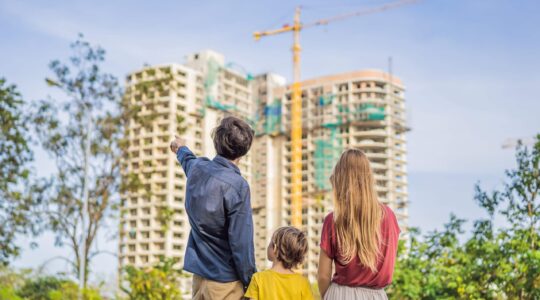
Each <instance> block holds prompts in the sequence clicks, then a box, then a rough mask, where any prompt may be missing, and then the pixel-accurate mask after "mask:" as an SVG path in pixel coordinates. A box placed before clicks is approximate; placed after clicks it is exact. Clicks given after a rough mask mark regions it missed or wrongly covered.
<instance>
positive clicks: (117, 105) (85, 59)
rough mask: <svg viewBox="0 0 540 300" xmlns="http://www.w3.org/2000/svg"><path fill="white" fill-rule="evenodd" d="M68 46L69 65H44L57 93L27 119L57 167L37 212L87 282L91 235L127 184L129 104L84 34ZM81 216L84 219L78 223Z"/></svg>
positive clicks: (92, 251)
mask: <svg viewBox="0 0 540 300" xmlns="http://www.w3.org/2000/svg"><path fill="white" fill-rule="evenodd" d="M71 48H72V51H73V52H72V55H71V56H70V57H69V59H68V61H67V62H61V61H60V60H54V61H52V62H51V63H50V69H51V71H52V72H53V74H54V76H53V78H47V79H46V81H47V83H48V84H49V85H50V86H51V87H53V88H56V89H57V90H59V91H60V92H61V94H62V97H61V98H58V99H51V98H49V99H46V100H41V101H39V102H38V103H36V104H35V112H34V116H33V122H34V125H35V130H36V132H37V134H38V137H39V140H40V141H41V144H42V145H43V148H44V149H45V151H46V152H47V153H48V154H49V155H50V156H51V157H52V159H53V160H54V162H55V166H56V169H55V170H54V175H53V176H52V177H51V182H50V188H49V190H48V193H47V197H46V198H45V199H44V201H43V205H42V210H43V216H44V218H45V220H46V224H47V228H48V229H50V230H52V232H54V233H55V235H56V245H57V246H63V245H67V246H68V249H69V250H70V252H71V254H72V256H71V257H69V260H70V262H71V265H72V267H73V268H72V270H73V272H74V274H78V273H79V269H80V268H81V266H80V258H81V257H83V258H84V260H85V262H86V263H85V268H84V269H85V270H84V272H85V275H86V276H85V280H84V283H85V284H86V281H87V279H88V272H89V266H90V262H91V259H92V258H93V257H94V256H96V255H98V254H99V253H102V252H101V251H100V249H98V247H97V245H96V244H95V241H96V237H97V236H98V233H99V232H100V231H102V230H103V229H104V228H105V227H106V225H107V220H108V219H109V218H110V217H113V216H114V212H115V210H116V208H117V206H118V203H119V192H120V191H121V190H122V189H126V190H127V189H130V188H132V186H130V185H129V183H124V184H123V185H121V183H120V171H121V164H120V160H121V157H122V147H125V139H124V128H125V124H126V122H127V120H128V119H129V117H130V114H131V113H132V112H133V108H131V107H130V106H129V105H127V103H126V102H125V101H123V100H122V98H121V91H120V88H119V84H118V80H117V78H116V77H115V76H113V75H111V74H109V73H105V72H103V71H102V70H101V67H102V64H103V62H104V60H105V51H104V50H103V49H102V48H100V47H95V46H92V45H90V44H89V43H88V42H87V41H85V40H84V39H83V37H82V35H81V36H79V39H78V40H77V41H75V42H74V43H73V44H72V45H71ZM87 142H89V143H90V155H89V156H87V155H86V151H85V150H86V148H85V147H86V145H87ZM85 164H88V173H87V174H88V177H86V176H85V174H86V173H85ZM86 178H88V181H87V180H86ZM85 185H86V186H87V187H88V190H89V196H88V210H87V211H83V198H84V196H83V189H84V187H85ZM85 215H86V216H88V217H87V221H86V222H83V220H84V219H83V218H84V216H85ZM83 233H84V235H83ZM83 237H84V238H83ZM81 246H83V247H81ZM80 249H84V250H82V251H80Z"/></svg>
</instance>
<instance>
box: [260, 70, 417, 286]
mask: <svg viewBox="0 0 540 300" xmlns="http://www.w3.org/2000/svg"><path fill="white" fill-rule="evenodd" d="M301 86H302V107H303V116H302V124H303V135H302V163H303V169H302V170H303V174H302V183H303V186H302V192H303V207H302V227H303V229H304V230H305V231H306V232H307V234H308V238H309V252H308V256H307V261H306V264H305V265H304V268H305V269H304V271H305V273H306V275H308V276H309V279H310V280H311V281H312V282H315V280H316V272H317V265H318V257H319V249H320V248H319V242H320V235H321V228H322V223H323V220H324V217H325V216H326V214H327V213H328V212H330V211H331V210H332V206H333V204H332V194H331V192H330V189H331V186H330V182H329V177H330V175H331V173H332V168H333V166H334V165H335V163H336V161H337V159H338V158H339V156H340V155H341V153H342V151H343V150H344V149H347V148H359V149H362V150H363V151H364V152H365V153H366V154H367V156H368V158H369V160H370V162H371V166H372V168H373V171H374V173H375V179H376V185H377V193H378V196H379V200H380V201H382V202H383V203H386V204H388V205H389V206H390V207H391V208H392V209H393V210H394V211H395V213H396V216H397V218H398V221H399V223H400V226H401V227H402V228H403V229H406V226H407V219H408V212H407V203H408V192H407V160H406V156H407V147H406V138H405V134H404V133H405V132H406V131H407V127H406V118H405V116H406V113H405V99H404V96H403V93H404V87H403V85H402V83H401V81H400V79H399V78H396V77H391V75H389V74H387V73H384V72H380V71H359V72H352V73H344V74H338V75H332V76H324V77H319V78H314V79H311V80H306V81H304V82H302V84H301ZM275 95H276V96H277V98H278V99H280V100H281V102H282V107H281V109H282V120H283V130H284V133H285V134H286V133H287V132H288V131H289V128H290V123H289V122H290V100H291V93H290V90H289V89H288V88H287V87H283V88H278V89H277V90H276V91H275ZM285 139H286V140H285V141H284V142H283V143H282V144H281V145H282V146H281V149H279V150H277V149H276V150H274V151H277V152H278V153H280V155H281V159H280V162H281V164H280V165H281V174H282V178H281V183H280V186H281V197H282V204H281V208H282V209H281V211H280V213H279V214H280V215H281V216H282V220H281V223H282V224H289V223H290V216H291V209H290V208H291V197H290V193H291V186H290V171H291V169H290V161H291V157H290V155H291V152H290V150H291V147H290V139H289V137H285ZM276 188H279V186H276ZM267 217H268V216H267Z"/></svg>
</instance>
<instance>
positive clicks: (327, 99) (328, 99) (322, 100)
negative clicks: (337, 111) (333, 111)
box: [319, 94, 336, 106]
mask: <svg viewBox="0 0 540 300" xmlns="http://www.w3.org/2000/svg"><path fill="white" fill-rule="evenodd" d="M334 98H336V95H334V94H326V95H322V96H320V97H319V106H326V105H328V104H332V102H333V101H334Z"/></svg>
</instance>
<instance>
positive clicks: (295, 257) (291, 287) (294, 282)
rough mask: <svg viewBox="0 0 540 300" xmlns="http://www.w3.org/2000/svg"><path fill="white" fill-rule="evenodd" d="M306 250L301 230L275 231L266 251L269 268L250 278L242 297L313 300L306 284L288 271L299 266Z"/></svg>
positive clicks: (292, 228)
mask: <svg viewBox="0 0 540 300" xmlns="http://www.w3.org/2000/svg"><path fill="white" fill-rule="evenodd" d="M307 248H308V246H307V238H306V235H305V234H304V233H303V232H302V231H300V230H298V229H296V228H294V227H281V228H279V229H278V230H276V232H274V234H273V235H272V241H270V244H269V245H268V250H267V255H268V259H269V260H270V261H271V262H272V268H271V269H269V270H266V271H262V272H258V273H256V274H255V275H253V278H251V283H250V284H249V288H248V290H247V292H246V294H245V297H246V298H250V299H257V300H266V299H269V300H273V299H295V300H313V294H312V293H311V287H310V285H309V281H308V280H307V279H306V278H305V277H304V276H302V275H300V274H296V273H295V272H293V270H292V269H294V268H296V267H297V266H298V265H300V264H302V262H303V261H304V257H305V256H306V253H307Z"/></svg>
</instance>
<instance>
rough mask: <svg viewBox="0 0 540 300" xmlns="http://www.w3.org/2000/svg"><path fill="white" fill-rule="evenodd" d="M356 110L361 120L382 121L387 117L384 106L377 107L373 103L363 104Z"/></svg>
mask: <svg viewBox="0 0 540 300" xmlns="http://www.w3.org/2000/svg"><path fill="white" fill-rule="evenodd" d="M356 112H357V114H358V118H359V119H361V120H368V121H380V120H384V118H385V111H384V107H377V106H375V105H374V104H371V103H367V104H362V105H361V106H360V107H358V109H357V110H356Z"/></svg>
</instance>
